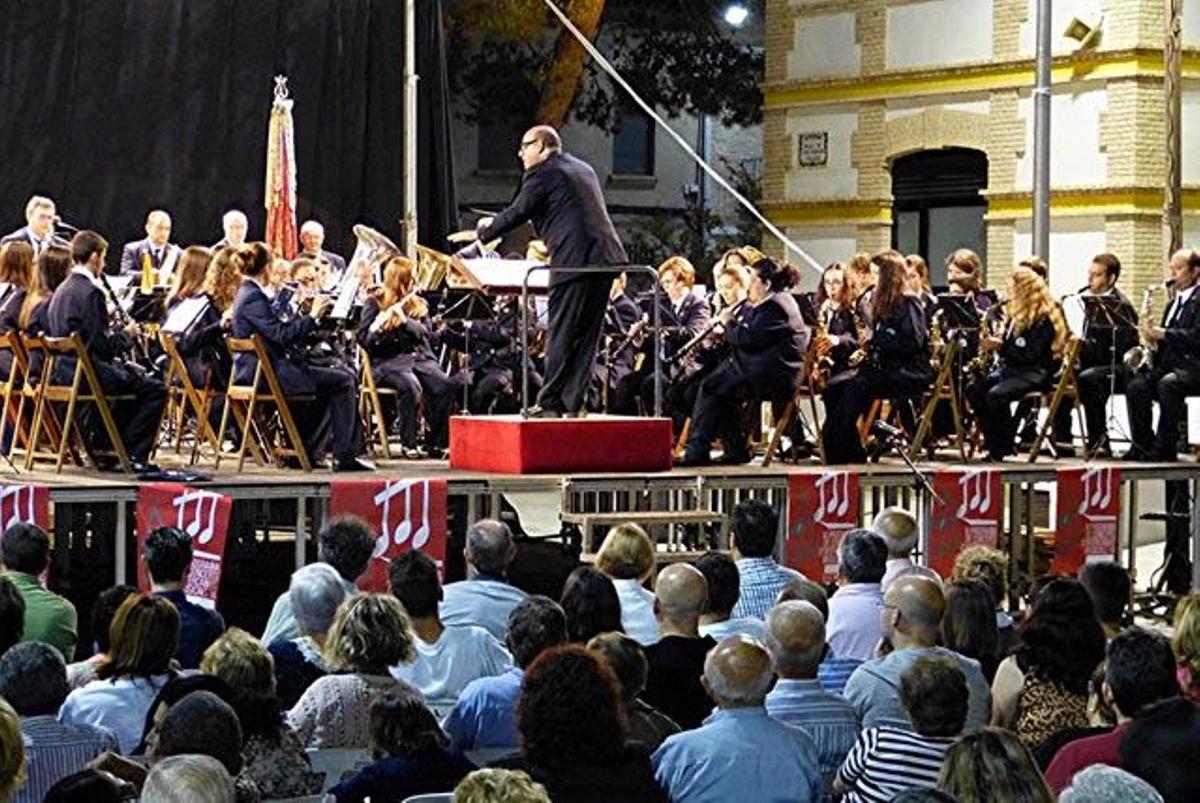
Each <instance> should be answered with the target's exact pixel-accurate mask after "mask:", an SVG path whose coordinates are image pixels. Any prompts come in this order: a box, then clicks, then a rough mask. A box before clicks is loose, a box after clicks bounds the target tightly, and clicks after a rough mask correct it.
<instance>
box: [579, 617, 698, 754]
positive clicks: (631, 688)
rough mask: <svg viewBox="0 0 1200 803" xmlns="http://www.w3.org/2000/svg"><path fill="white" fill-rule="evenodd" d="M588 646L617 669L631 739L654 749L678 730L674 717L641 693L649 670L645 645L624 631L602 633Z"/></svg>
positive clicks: (651, 749) (613, 668)
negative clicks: (648, 701) (649, 701)
mask: <svg viewBox="0 0 1200 803" xmlns="http://www.w3.org/2000/svg"><path fill="white" fill-rule="evenodd" d="M587 647H588V649H589V650H591V651H592V652H594V653H596V654H597V655H599V656H601V657H603V658H604V659H605V660H606V661H608V665H609V666H611V667H612V670H613V672H614V673H616V676H617V682H618V683H619V684H620V686H621V708H622V709H624V712H625V722H626V723H627V725H628V730H629V741H631V742H638V743H640V744H642V745H643V746H645V747H646V749H647V750H649V751H651V752H653V751H654V750H657V749H658V746H659V745H660V744H662V743H663V740H664V739H666V738H667V737H668V736H670V735H672V734H675V733H679V726H678V725H676V724H675V722H674V720H672V719H671V718H670V717H669V716H667V715H666V714H664V713H663V712H661V711H659V710H658V709H657V708H655V707H654V706H652V705H650V704H648V703H646V702H644V701H643V700H641V699H640V698H639V697H638V695H640V694H641V693H642V690H643V689H645V688H646V673H647V672H648V669H647V664H646V653H645V652H644V651H643V649H642V645H640V644H638V643H637V642H636V641H634V640H633V639H631V638H630V637H629V636H626V635H624V634H622V633H602V634H600V635H599V636H596V637H595V638H593V639H592V640H591V641H589V642H588V645H587Z"/></svg>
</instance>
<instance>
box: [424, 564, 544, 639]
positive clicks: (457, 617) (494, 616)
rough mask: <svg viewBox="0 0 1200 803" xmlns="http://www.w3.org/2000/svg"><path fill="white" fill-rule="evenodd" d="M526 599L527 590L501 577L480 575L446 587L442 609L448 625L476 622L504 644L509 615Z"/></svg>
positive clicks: (443, 617)
mask: <svg viewBox="0 0 1200 803" xmlns="http://www.w3.org/2000/svg"><path fill="white" fill-rule="evenodd" d="M523 599H525V592H524V591H522V590H521V589H519V588H517V587H516V586H514V585H511V584H509V583H506V582H505V581H504V580H503V579H501V578H499V577H492V576H487V575H479V576H477V577H474V578H472V579H470V580H460V581H459V582H457V583H450V584H449V585H447V586H446V587H444V588H443V589H442V604H441V606H439V608H438V613H439V614H440V615H441V618H442V624H444V625H445V626H446V627H457V626H461V625H475V626H476V627H482V628H483V629H484V630H486V631H488V632H489V633H491V634H492V635H493V636H495V637H496V638H497V639H499V640H500V641H501V642H502V643H503V641H504V636H505V635H506V634H507V633H508V614H509V613H511V612H512V609H513V608H515V607H517V605H518V604H520V602H521V601H522V600H523Z"/></svg>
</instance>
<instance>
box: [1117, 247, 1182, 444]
mask: <svg viewBox="0 0 1200 803" xmlns="http://www.w3.org/2000/svg"><path fill="white" fill-rule="evenodd" d="M1170 273H1171V280H1172V282H1174V290H1175V297H1174V298H1173V299H1171V303H1170V304H1168V305H1167V308H1166V309H1165V310H1164V311H1163V316H1162V323H1161V324H1160V325H1158V326H1150V327H1149V328H1147V329H1145V330H1143V336H1144V337H1145V338H1146V340H1147V341H1149V342H1150V343H1151V344H1152V345H1153V346H1154V347H1155V348H1154V357H1153V363H1152V367H1151V368H1150V369H1149V370H1147V371H1141V372H1138V373H1137V374H1135V375H1134V376H1131V377H1127V378H1126V390H1125V400H1126V403H1127V404H1128V408H1129V428H1130V430H1131V432H1130V439H1131V440H1132V441H1133V447H1132V448H1131V449H1130V450H1129V451H1128V452H1127V453H1126V454H1125V459H1127V460H1164V461H1174V460H1177V459H1178V454H1177V447H1178V442H1179V424H1180V422H1181V421H1182V420H1183V416H1184V415H1185V414H1186V411H1187V397H1188V396H1194V395H1197V394H1200V298H1198V297H1197V293H1196V283H1197V281H1198V280H1200V251H1192V250H1189V249H1183V250H1181V251H1177V252H1176V253H1175V254H1174V255H1172V257H1171V263H1170ZM1143 323H1145V322H1143ZM1155 400H1157V401H1158V431H1157V433H1156V432H1155V431H1154V430H1153V429H1152V428H1151V426H1150V422H1151V414H1152V412H1153V411H1152V406H1153V403H1154V401H1155Z"/></svg>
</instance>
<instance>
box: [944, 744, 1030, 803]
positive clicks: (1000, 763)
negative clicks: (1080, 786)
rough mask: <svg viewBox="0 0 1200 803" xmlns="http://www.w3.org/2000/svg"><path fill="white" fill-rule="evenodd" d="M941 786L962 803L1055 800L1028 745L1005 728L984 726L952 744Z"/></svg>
mask: <svg viewBox="0 0 1200 803" xmlns="http://www.w3.org/2000/svg"><path fill="white" fill-rule="evenodd" d="M938 786H939V787H940V788H941V789H943V790H945V791H946V792H949V793H950V794H952V795H954V797H955V798H957V799H958V800H960V801H962V802H963V803H986V801H989V800H1003V801H1004V803H1054V795H1053V794H1051V793H1050V789H1049V788H1047V786H1046V779H1045V778H1043V777H1042V773H1041V771H1040V770H1039V769H1038V766H1037V764H1036V763H1035V762H1034V760H1033V756H1032V755H1031V754H1030V752H1029V748H1028V747H1026V746H1025V745H1024V744H1022V742H1021V740H1020V739H1018V738H1017V737H1016V736H1015V735H1013V734H1012V733H1011V732H1010V731H1006V730H1003V729H1002V728H981V729H980V730H977V731H975V732H974V733H968V734H966V735H965V736H963V737H962V738H960V739H959V740H958V741H957V742H955V743H954V744H953V745H951V746H950V749H949V750H947V751H946V757H945V759H943V761H942V774H941V775H940V776H939V778H938Z"/></svg>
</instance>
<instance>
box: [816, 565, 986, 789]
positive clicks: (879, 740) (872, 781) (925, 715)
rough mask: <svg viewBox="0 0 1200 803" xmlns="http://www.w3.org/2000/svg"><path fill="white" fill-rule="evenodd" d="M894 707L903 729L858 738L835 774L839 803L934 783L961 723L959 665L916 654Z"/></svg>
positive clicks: (965, 696) (875, 730)
mask: <svg viewBox="0 0 1200 803" xmlns="http://www.w3.org/2000/svg"><path fill="white" fill-rule="evenodd" d="M904 583H922V584H926V585H929V586H932V587H934V588H936V587H937V584H936V583H934V582H933V581H932V580H929V579H928V578H924V577H921V578H918V577H902V578H900V579H899V580H897V581H896V582H895V583H893V584H892V587H891V588H889V589H888V593H889V594H890V593H892V592H893V591H896V590H897V586H900V585H901V584H904ZM898 685H899V697H900V704H901V706H902V707H903V710H904V711H905V713H906V715H907V717H908V723H907V727H904V728H899V727H894V726H892V725H880V726H872V725H868V726H867V728H866V730H864V731H863V732H862V734H861V735H860V736H859V737H858V742H857V743H855V745H854V749H852V750H851V751H850V755H849V756H847V757H846V762H845V763H844V764H843V765H842V768H841V769H840V770H839V771H838V775H837V779H836V780H835V781H834V793H835V794H843V795H844V797H843V798H842V800H843V801H845V803H864V801H871V803H875V801H879V803H884V801H890V800H892V798H893V796H894V795H897V794H899V793H900V792H902V791H904V790H905V789H909V788H912V787H921V786H934V785H936V784H937V779H938V773H939V772H940V770H941V767H942V759H943V757H944V756H945V754H946V751H947V750H949V749H950V745H952V744H953V743H954V740H955V738H956V737H957V736H958V734H959V733H961V732H962V729H963V725H964V723H965V722H966V718H967V708H968V705H969V703H968V700H969V697H970V693H969V692H968V691H967V681H966V676H965V675H964V674H963V671H962V668H961V667H960V665H959V662H958V661H956V660H955V659H954V658H952V657H948V656H946V655H933V654H926V655H921V656H920V657H918V658H917V659H916V660H915V661H913V662H912V663H910V664H909V665H908V666H906V667H905V669H904V671H903V673H901V674H900V676H899V678H898Z"/></svg>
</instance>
